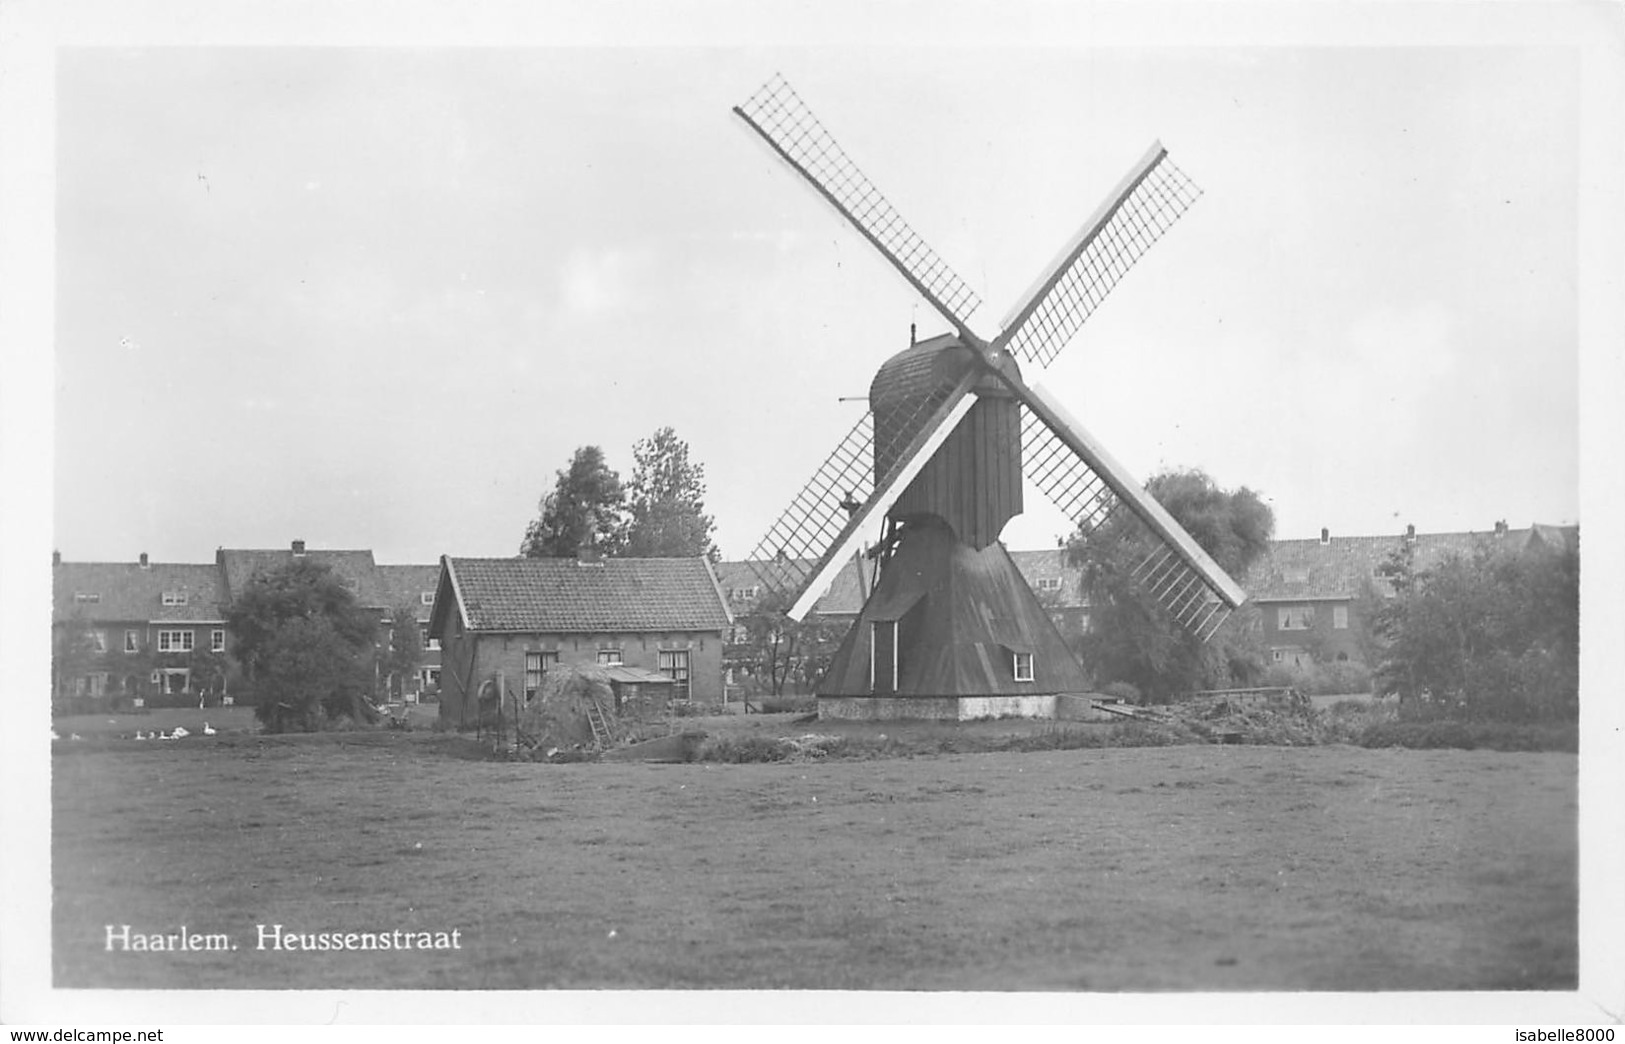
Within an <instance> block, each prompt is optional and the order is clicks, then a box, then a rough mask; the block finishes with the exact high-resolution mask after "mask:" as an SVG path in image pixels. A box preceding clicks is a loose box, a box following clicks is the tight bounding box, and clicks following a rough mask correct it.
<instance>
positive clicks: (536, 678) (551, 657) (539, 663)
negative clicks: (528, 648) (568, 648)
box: [525, 651, 559, 700]
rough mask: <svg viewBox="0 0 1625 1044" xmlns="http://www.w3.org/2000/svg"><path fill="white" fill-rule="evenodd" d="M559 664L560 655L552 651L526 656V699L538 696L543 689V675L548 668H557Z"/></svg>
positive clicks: (530, 653) (532, 653) (531, 653)
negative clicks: (537, 693)
mask: <svg viewBox="0 0 1625 1044" xmlns="http://www.w3.org/2000/svg"><path fill="white" fill-rule="evenodd" d="M558 663H559V654H558V653H556V652H552V651H544V652H528V653H526V654H525V699H527V700H528V699H530V698H531V697H532V696H534V695H536V691H537V690H538V689H540V688H541V687H542V675H544V674H546V673H547V671H548V668H550V667H556V666H558Z"/></svg>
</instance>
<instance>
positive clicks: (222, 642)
mask: <svg viewBox="0 0 1625 1044" xmlns="http://www.w3.org/2000/svg"><path fill="white" fill-rule="evenodd" d="M209 651H210V652H225V651H226V632H225V631H223V630H221V629H220V628H218V627H216V628H215V629H214V630H212V631H210V632H209Z"/></svg>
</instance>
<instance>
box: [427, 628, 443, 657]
mask: <svg viewBox="0 0 1625 1044" xmlns="http://www.w3.org/2000/svg"><path fill="white" fill-rule="evenodd" d="M423 648H425V649H427V650H428V651H429V652H437V651H439V649H440V639H439V638H436V637H435V636H434V635H432V634H430V633H429V629H428V628H427V627H425V628H424V629H423Z"/></svg>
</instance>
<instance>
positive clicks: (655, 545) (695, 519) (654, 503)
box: [623, 427, 719, 561]
mask: <svg viewBox="0 0 1625 1044" xmlns="http://www.w3.org/2000/svg"><path fill="white" fill-rule="evenodd" d="M632 458H633V460H634V461H635V465H634V467H633V469H632V480H631V482H629V483H628V484H627V493H628V500H629V503H630V508H631V518H630V521H629V523H628V526H627V534H626V545H625V548H624V550H623V553H624V554H626V555H628V556H630V557H634V558H687V557H693V556H696V555H706V556H708V557H710V558H711V560H712V561H716V560H717V557H718V555H719V552H718V551H717V548H716V546H715V545H713V544H712V543H711V531H712V530H713V529H714V528H715V525H716V524H715V522H714V521H713V520H712V518H711V516H710V515H707V514H706V513H705V468H704V467H703V466H702V465H699V464H694V463H692V462H690V461H689V459H688V443H686V442H684V441H683V440H682V439H680V438H678V437H677V432H676V431H674V430H673V429H671V428H669V427H666V428H661V429H660V430H659V431H657V432H655V433H654V434H653V435H652V436H650V437H649V438H647V439H642V440H640V441H639V442H638V443H637V445H635V446H633V447H632Z"/></svg>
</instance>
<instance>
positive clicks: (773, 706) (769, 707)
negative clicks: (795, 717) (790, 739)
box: [761, 696, 818, 714]
mask: <svg viewBox="0 0 1625 1044" xmlns="http://www.w3.org/2000/svg"><path fill="white" fill-rule="evenodd" d="M761 708H762V713H763V714H791V713H797V714H805V713H807V712H808V711H815V710H817V709H818V697H816V696H774V697H771V698H769V699H765V700H763V701H762V702H761Z"/></svg>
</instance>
